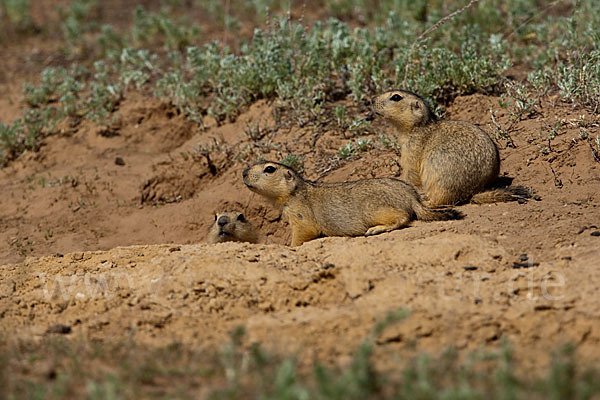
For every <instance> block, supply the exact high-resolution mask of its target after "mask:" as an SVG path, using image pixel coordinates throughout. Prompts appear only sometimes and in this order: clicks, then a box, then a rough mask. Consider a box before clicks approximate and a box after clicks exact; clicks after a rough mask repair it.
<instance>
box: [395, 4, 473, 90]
mask: <svg viewBox="0 0 600 400" xmlns="http://www.w3.org/2000/svg"><path fill="white" fill-rule="evenodd" d="M478 2H479V0H471V1H470V2H469V4H467V5H466V6H464V7H463V8H460V9H458V10H456V11H454V12H453V13H450V14H448V15H446V16H445V17H443V18H442V19H440V20H439V21H438V22H436V23H435V24H433V25H432V26H431V27H429V28H428V29H427V30H425V31H424V32H423V33H421V34H420V35H419V36H418V37H417V38H416V39H415V41H414V42H413V44H412V45H411V46H410V49H409V50H408V56H407V57H406V67H404V79H403V80H402V86H403V87H404V88H406V78H407V77H408V68H409V67H410V66H411V62H410V59H411V57H412V53H413V51H414V50H415V47H416V46H417V45H418V44H419V43H422V42H424V41H426V40H427V39H428V38H427V35H429V34H430V33H431V32H434V31H435V30H437V29H438V28H439V27H440V26H442V25H443V24H445V23H446V22H448V21H449V20H451V19H452V18H454V17H455V16H457V15H459V14H462V13H463V12H465V11H466V10H468V9H469V8H471V7H472V6H473V5H474V4H476V3H478Z"/></svg>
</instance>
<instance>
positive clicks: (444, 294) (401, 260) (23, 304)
mask: <svg viewBox="0 0 600 400" xmlns="http://www.w3.org/2000/svg"><path fill="white" fill-rule="evenodd" d="M544 101H545V103H542V105H541V107H540V108H539V111H538V112H537V113H536V114H532V115H531V116H527V117H526V118H524V119H523V120H522V121H518V122H517V123H515V124H513V125H514V129H512V130H511V131H510V132H508V134H509V135H510V137H511V140H512V143H511V144H510V146H508V143H509V141H508V140H507V139H506V137H504V136H501V135H499V136H498V141H499V143H500V146H501V158H502V173H503V174H505V175H507V176H508V177H511V178H514V179H513V183H514V184H518V185H524V186H527V187H531V188H533V189H534V190H535V191H536V192H537V194H538V195H540V196H541V199H542V200H541V201H533V200H532V201H530V202H528V203H526V204H517V203H502V204H492V205H485V206H475V205H465V206H461V207H459V209H460V211H461V212H463V213H464V214H465V215H466V217H465V219H463V220H459V221H445V222H434V223H423V222H415V223H413V224H412V225H411V226H410V227H407V228H405V229H402V230H399V231H395V232H392V233H389V234H383V235H379V236H376V237H370V238H325V239H319V240H315V241H312V242H309V243H307V244H305V245H303V246H301V247H299V248H289V247H286V246H284V244H287V243H289V240H290V232H289V229H288V226H287V223H286V222H285V221H284V220H282V217H281V214H280V212H279V211H278V210H277V209H276V208H275V207H273V206H272V205H271V204H268V203H267V202H265V201H264V199H262V198H261V197H260V196H258V195H256V194H254V193H252V192H251V191H249V190H248V189H247V188H246V187H245V186H244V185H243V183H242V181H241V179H240V174H241V171H242V169H243V168H245V167H246V166H247V165H249V164H251V163H253V162H254V161H256V160H257V159H261V158H266V159H272V160H281V159H282V158H283V157H285V156H287V155H289V154H296V155H297V156H299V157H300V160H301V163H302V165H303V167H304V172H303V174H304V176H306V177H307V178H308V179H323V180H326V181H339V180H347V179H359V178H369V177H377V176H398V175H399V173H400V172H401V171H400V168H399V166H398V153H397V151H396V150H395V148H394V146H393V144H390V143H389V142H385V140H382V139H381V138H382V137H388V138H390V140H391V139H392V138H393V129H392V128H391V127H389V126H387V125H386V124H384V123H383V122H381V121H376V123H375V125H374V127H375V134H373V135H370V136H367V137H363V138H361V139H363V140H364V141H363V142H361V143H362V146H363V147H362V148H361V146H359V145H358V144H357V143H358V142H357V139H358V138H354V139H348V138H344V137H343V136H342V135H341V134H340V133H337V132H333V131H327V132H314V131H312V130H311V129H309V128H299V127H287V128H284V127H282V125H279V124H278V121H277V120H276V118H275V117H274V111H273V105H271V104H269V103H268V102H266V101H259V102H257V103H255V104H254V105H252V106H251V107H250V108H249V109H248V110H247V111H246V112H244V113H243V114H242V115H240V117H239V118H238V119H237V120H236V121H235V122H233V123H222V124H217V123H216V121H211V120H210V118H207V119H206V121H205V128H204V129H203V130H199V129H197V127H196V126H195V125H193V124H190V123H189V122H187V121H185V119H184V118H183V116H182V115H180V114H178V112H177V109H176V108H174V107H172V106H170V105H168V104H162V103H161V102H160V101H158V100H155V99H147V98H145V97H144V96H142V95H139V94H134V93H131V94H128V96H127V98H126V100H124V101H123V102H122V103H121V104H120V105H119V113H120V115H121V116H122V117H121V119H120V120H118V121H117V122H116V123H115V124H114V125H111V126H109V127H108V128H109V129H108V130H107V128H106V127H102V126H98V125H95V124H93V123H91V122H84V123H81V124H79V125H74V126H64V127H63V128H64V129H63V131H62V133H61V134H59V135H56V136H52V137H49V138H47V139H46V141H45V142H44V145H43V147H42V149H41V150H40V151H39V152H38V153H35V154H31V153H30V154H26V155H25V156H24V157H22V158H21V159H19V160H17V161H15V162H14V163H12V164H10V165H9V166H8V167H6V168H4V169H2V170H0V186H1V187H2V192H1V195H0V232H1V233H0V259H1V260H2V263H3V264H6V265H4V266H2V267H1V268H0V269H1V274H2V280H1V283H0V310H2V311H1V312H0V321H1V323H0V330H1V333H2V334H3V335H5V336H6V337H15V338H33V339H37V338H39V337H42V336H44V335H48V333H47V332H48V329H49V328H51V327H53V326H64V327H68V328H70V333H66V332H67V329H63V331H61V332H63V333H64V334H66V335H68V336H69V337H79V336H82V337H84V338H94V339H101V340H112V339H122V338H126V337H134V338H135V339H136V340H139V341H140V342H141V343H145V344H148V345H151V346H152V345H162V344H168V343H171V342H180V343H184V344H187V345H190V346H194V347H210V346H213V347H214V346H218V345H220V344H221V343H223V342H225V341H227V340H228V338H229V331H230V330H231V329H232V328H234V327H235V326H238V325H245V326H246V328H247V332H248V334H247V336H246V340H247V342H248V343H251V342H261V343H263V345H265V346H266V347H270V349H271V350H274V351H277V352H282V353H287V354H289V353H293V354H298V355H299V358H300V360H301V362H302V363H311V362H313V361H315V360H317V359H318V360H321V361H326V362H328V363H342V364H343V363H345V362H348V360H349V359H350V354H351V352H352V351H353V350H354V349H355V346H356V345H357V344H358V343H360V341H361V340H362V339H364V337H365V336H366V335H367V334H369V333H370V332H371V331H372V328H373V324H374V323H375V321H377V320H379V319H380V318H383V317H384V316H385V315H386V313H387V312H388V311H389V310H392V309H407V310H409V311H410V314H409V316H408V318H407V319H406V320H405V321H403V322H402V323H399V324H396V325H393V326H390V327H388V328H387V329H386V330H385V331H384V332H383V333H382V334H381V335H380V337H378V338H377V340H376V342H377V343H378V346H377V348H376V357H375V359H376V360H378V361H377V363H378V366H379V367H382V368H385V367H386V366H387V365H388V364H387V363H388V361H389V362H392V361H391V360H390V359H388V354H390V351H389V350H391V349H393V350H394V351H396V350H397V351H398V352H399V353H400V354H407V355H408V354H414V353H415V352H419V351H423V350H425V351H430V352H434V353H437V352H440V351H443V350H444V349H445V348H447V347H449V346H453V347H456V348H458V349H459V350H461V351H465V352H466V353H468V352H470V351H475V350H478V349H480V348H485V347H494V348H495V347H498V346H499V345H500V344H501V343H502V342H503V340H505V339H508V340H509V341H510V342H511V343H512V344H513V345H514V347H515V350H516V351H515V354H517V357H518V358H519V360H520V361H523V364H522V365H523V366H533V365H535V366H536V367H540V366H541V365H543V364H544V363H546V362H547V361H548V357H549V354H550V353H549V349H552V348H554V347H556V346H557V345H558V344H560V343H561V342H566V341H570V342H572V343H574V344H575V346H576V349H577V353H578V356H579V357H580V359H581V360H583V361H584V362H592V361H593V360H594V359H597V358H598V357H600V353H599V352H598V349H600V346H599V344H600V343H599V341H600V331H599V330H598V326H600V321H599V319H600V314H599V313H598V308H597V306H596V302H595V294H594V293H595V291H596V288H597V286H598V282H599V280H600V276H599V275H598V271H597V268H596V265H597V262H596V260H597V258H598V248H599V245H600V237H599V236H598V235H599V233H598V226H600V225H599V223H598V221H600V209H599V208H598V193H600V178H599V176H600V172H599V171H600V164H599V163H598V162H597V160H596V159H595V158H594V152H593V151H592V148H591V146H592V145H593V144H594V142H593V140H594V138H595V137H596V136H597V135H598V134H600V130H599V128H598V121H597V120H596V119H594V118H595V117H594V116H593V115H590V114H589V113H586V112H585V111H584V110H580V109H576V110H574V109H572V108H571V107H566V106H563V105H561V104H559V103H555V104H552V101H553V100H552V99H551V98H548V99H546V100H544ZM497 104H498V103H497V99H496V98H494V97H486V96H481V95H474V96H466V97H459V98H457V99H456V100H455V102H454V103H453V104H451V105H450V106H449V108H448V110H447V112H448V115H449V116H450V117H451V118H453V119H465V120H469V121H474V122H479V124H480V125H481V126H482V127H483V128H484V129H486V130H488V131H489V132H492V133H493V134H494V135H496V134H497V133H498V132H497V131H496V129H497V127H496V126H495V125H494V124H493V123H492V121H491V120H490V114H489V108H490V107H492V108H493V109H494V110H495V112H496V117H497V122H498V124H499V125H500V126H501V127H507V126H509V125H510V123H509V119H510V118H511V115H510V113H509V112H507V111H506V110H505V109H503V108H501V107H499V106H498V105H497ZM583 115H585V116H583ZM559 123H560V125H559ZM549 127H550V128H549ZM553 129H554V130H553ZM109 133H110V134H109ZM380 135H381V136H380ZM368 140H370V142H368ZM348 143H351V145H352V146H353V147H352V149H353V150H352V154H350V155H349V156H348V157H347V158H346V157H342V156H340V152H339V149H340V147H342V146H346V144H348ZM226 210H239V211H242V212H244V214H245V215H246V217H247V218H248V219H249V220H250V221H251V222H252V223H253V224H254V225H255V226H256V227H257V228H258V229H259V231H260V232H261V234H262V236H263V239H264V242H265V243H266V244H261V245H248V244H219V245H205V244H202V243H203V240H204V237H205V235H206V232H207V230H208V228H209V226H210V225H211V224H212V223H213V215H214V213H215V212H217V211H226ZM131 245H138V246H133V247H120V246H131ZM100 250H106V251H100ZM36 257H41V258H36ZM15 263H16V264H15ZM52 329H55V328H51V329H50V330H51V331H52ZM61 329H62V328H61ZM390 365H391V364H390Z"/></svg>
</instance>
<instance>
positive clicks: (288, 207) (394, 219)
mask: <svg viewBox="0 0 600 400" xmlns="http://www.w3.org/2000/svg"><path fill="white" fill-rule="evenodd" d="M242 175H243V177H244V183H245V184H246V186H248V188H249V189H250V190H252V191H254V192H256V193H258V194H260V195H262V196H264V197H266V198H267V199H269V200H271V201H273V202H274V203H275V204H276V205H278V206H280V207H281V208H282V209H283V214H284V215H285V216H286V218H287V219H288V221H289V223H290V225H291V227H292V243H291V244H292V246H299V245H301V244H302V243H304V242H306V241H309V240H312V239H314V238H316V237H319V236H358V235H376V234H379V233H382V232H388V231H391V230H394V229H397V228H400V227H403V226H406V225H407V224H408V223H409V222H410V221H412V220H414V219H421V220H424V221H436V220H447V219H455V218H460V217H461V214H460V213H459V212H458V211H456V210H453V209H444V210H431V209H429V208H427V207H425V206H424V205H423V204H422V203H421V200H420V198H419V195H418V193H417V192H416V190H415V189H414V188H413V187H412V186H411V185H409V184H408V183H406V182H404V181H402V180H400V179H394V178H381V179H365V180H360V181H354V182H340V183H315V182H309V181H305V180H304V179H302V177H301V176H300V175H298V174H297V173H296V172H295V171H293V170H292V169H290V168H288V167H286V166H285V165H282V164H278V163H273V162H265V163H260V164H257V165H254V166H253V167H251V168H246V169H245V170H244V172H243V174H242Z"/></svg>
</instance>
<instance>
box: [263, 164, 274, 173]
mask: <svg viewBox="0 0 600 400" xmlns="http://www.w3.org/2000/svg"><path fill="white" fill-rule="evenodd" d="M263 172H265V173H267V174H272V173H273V172H275V167H274V166H272V165H268V166H267V167H265V169H264V170H263Z"/></svg>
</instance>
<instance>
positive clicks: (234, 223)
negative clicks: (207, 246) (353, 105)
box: [206, 211, 258, 243]
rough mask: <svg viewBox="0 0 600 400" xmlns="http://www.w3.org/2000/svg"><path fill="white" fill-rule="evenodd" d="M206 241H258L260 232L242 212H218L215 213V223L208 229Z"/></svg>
mask: <svg viewBox="0 0 600 400" xmlns="http://www.w3.org/2000/svg"><path fill="white" fill-rule="evenodd" d="M206 242H207V243H222V242H250V243H258V233H257V232H256V230H255V229H254V227H253V226H252V224H251V223H250V222H248V220H246V218H245V217H244V214H242V213H241V212H237V211H233V212H224V213H217V214H215V223H214V224H213V226H212V227H211V228H210V231H208V237H207V238H206Z"/></svg>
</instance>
